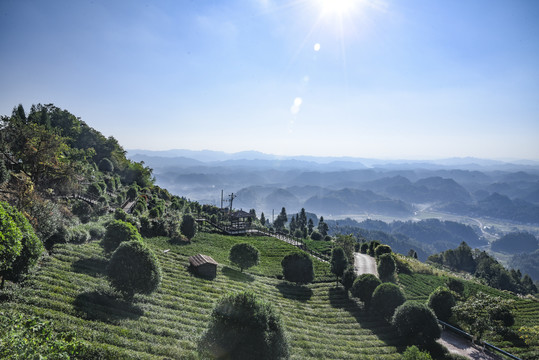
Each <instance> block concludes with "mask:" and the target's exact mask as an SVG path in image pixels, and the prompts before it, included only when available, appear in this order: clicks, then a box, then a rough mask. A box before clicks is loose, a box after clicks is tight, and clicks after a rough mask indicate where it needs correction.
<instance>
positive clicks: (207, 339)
mask: <svg viewBox="0 0 539 360" xmlns="http://www.w3.org/2000/svg"><path fill="white" fill-rule="evenodd" d="M198 348H199V351H200V352H201V353H202V354H203V356H206V357H211V358H217V359H286V358H288V357H289V351H290V350H289V344H288V339H287V336H286V334H285V330H284V326H283V325H282V321H281V318H280V316H279V314H278V313H277V312H276V311H275V310H274V309H273V307H272V306H271V305H270V304H269V303H267V302H264V301H261V300H258V299H257V298H256V296H255V295H254V294H253V293H250V292H240V293H238V294H229V295H227V296H225V297H223V298H222V299H221V300H219V302H218V303H217V305H216V306H215V308H214V309H213V312H212V315H211V322H210V325H209V328H208V330H207V331H206V332H205V333H204V334H203V336H202V338H201V339H200V340H199V346H198Z"/></svg>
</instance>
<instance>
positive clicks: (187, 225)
mask: <svg viewBox="0 0 539 360" xmlns="http://www.w3.org/2000/svg"><path fill="white" fill-rule="evenodd" d="M180 232H181V233H182V234H183V235H185V237H187V238H188V239H189V241H191V239H192V238H194V237H195V235H196V233H197V224H196V221H195V218H194V217H193V216H192V215H190V214H184V215H183V216H182V223H181V225H180Z"/></svg>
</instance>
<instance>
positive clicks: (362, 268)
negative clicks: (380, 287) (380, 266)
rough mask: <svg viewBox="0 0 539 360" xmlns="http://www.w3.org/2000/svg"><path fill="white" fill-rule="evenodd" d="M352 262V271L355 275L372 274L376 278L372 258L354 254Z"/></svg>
mask: <svg viewBox="0 0 539 360" xmlns="http://www.w3.org/2000/svg"><path fill="white" fill-rule="evenodd" d="M354 260H355V261H354V270H355V272H356V275H358V276H359V275H361V274H374V275H375V276H378V271H377V270H376V261H375V260H374V258H373V257H371V256H369V255H366V254H362V253H358V252H356V253H354Z"/></svg>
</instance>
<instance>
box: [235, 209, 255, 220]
mask: <svg viewBox="0 0 539 360" xmlns="http://www.w3.org/2000/svg"><path fill="white" fill-rule="evenodd" d="M231 216H232V217H235V218H250V217H253V215H252V214H250V213H248V212H245V211H243V210H238V211H235V212H233V213H232V214H231Z"/></svg>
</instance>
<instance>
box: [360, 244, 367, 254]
mask: <svg viewBox="0 0 539 360" xmlns="http://www.w3.org/2000/svg"><path fill="white" fill-rule="evenodd" d="M359 251H360V252H361V253H362V254H366V253H367V252H368V251H369V243H366V242H365V243H361V245H360V246H359Z"/></svg>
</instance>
